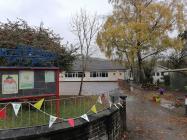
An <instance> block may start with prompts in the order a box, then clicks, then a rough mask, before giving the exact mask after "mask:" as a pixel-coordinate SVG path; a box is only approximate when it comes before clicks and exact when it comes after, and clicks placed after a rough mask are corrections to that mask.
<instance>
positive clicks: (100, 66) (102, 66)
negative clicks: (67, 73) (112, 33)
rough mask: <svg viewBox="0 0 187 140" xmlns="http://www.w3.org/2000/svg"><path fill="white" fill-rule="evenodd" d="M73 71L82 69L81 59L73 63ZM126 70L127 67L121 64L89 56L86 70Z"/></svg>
mask: <svg viewBox="0 0 187 140" xmlns="http://www.w3.org/2000/svg"><path fill="white" fill-rule="evenodd" d="M72 70H73V71H82V67H81V60H80V59H77V60H75V61H74V63H73V67H72ZM114 70H119V71H124V70H125V67H124V66H122V65H121V64H119V63H117V62H114V61H109V60H105V59H100V58H89V60H88V61H87V66H86V71H114Z"/></svg>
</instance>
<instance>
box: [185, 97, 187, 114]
mask: <svg viewBox="0 0 187 140" xmlns="http://www.w3.org/2000/svg"><path fill="white" fill-rule="evenodd" d="M185 116H186V117H187V95H186V96H185Z"/></svg>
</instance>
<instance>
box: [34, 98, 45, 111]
mask: <svg viewBox="0 0 187 140" xmlns="http://www.w3.org/2000/svg"><path fill="white" fill-rule="evenodd" d="M43 102H44V98H43V99H41V100H40V101H38V102H37V103H35V104H34V107H35V108H37V109H38V110H40V108H41V107H42V104H43Z"/></svg>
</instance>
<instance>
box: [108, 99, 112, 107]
mask: <svg viewBox="0 0 187 140" xmlns="http://www.w3.org/2000/svg"><path fill="white" fill-rule="evenodd" d="M108 102H109V105H110V108H111V107H112V102H111V101H110V100H108Z"/></svg>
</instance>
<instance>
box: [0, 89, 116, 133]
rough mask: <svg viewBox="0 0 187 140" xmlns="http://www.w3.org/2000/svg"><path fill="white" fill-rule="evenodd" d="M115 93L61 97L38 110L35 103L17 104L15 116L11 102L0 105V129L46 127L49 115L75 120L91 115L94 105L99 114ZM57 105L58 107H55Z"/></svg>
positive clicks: (44, 103) (51, 100)
mask: <svg viewBox="0 0 187 140" xmlns="http://www.w3.org/2000/svg"><path fill="white" fill-rule="evenodd" d="M116 91H117V89H115V90H113V91H110V92H106V93H102V94H98V95H91V96H67V97H64V96H63V97H60V98H59V99H46V100H44V102H43V104H42V107H41V109H40V110H38V109H36V108H34V107H33V105H34V104H35V103H36V102H37V101H24V102H19V103H21V107H20V109H19V112H18V115H17V116H16V115H15V113H14V109H13V107H12V104H11V102H7V103H0V113H1V114H0V129H10V128H22V127H31V126H38V125H46V124H48V123H49V117H50V115H53V116H57V117H58V118H63V119H58V121H63V120H67V119H68V118H74V119H76V118H79V117H80V116H81V115H83V114H85V113H86V114H88V115H89V114H92V113H93V112H91V111H90V108H91V107H92V106H93V105H96V107H97V112H100V111H102V110H105V109H106V108H108V107H109V106H110V105H109V102H108V100H111V98H110V95H112V94H115V93H116ZM101 95H103V96H104V97H105V99H104V100H103V104H99V103H97V99H98V96H101ZM109 98H110V99H109ZM112 99H114V98H112ZM58 105H59V107H57V106H58Z"/></svg>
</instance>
